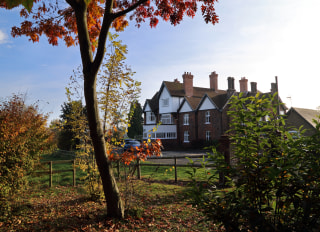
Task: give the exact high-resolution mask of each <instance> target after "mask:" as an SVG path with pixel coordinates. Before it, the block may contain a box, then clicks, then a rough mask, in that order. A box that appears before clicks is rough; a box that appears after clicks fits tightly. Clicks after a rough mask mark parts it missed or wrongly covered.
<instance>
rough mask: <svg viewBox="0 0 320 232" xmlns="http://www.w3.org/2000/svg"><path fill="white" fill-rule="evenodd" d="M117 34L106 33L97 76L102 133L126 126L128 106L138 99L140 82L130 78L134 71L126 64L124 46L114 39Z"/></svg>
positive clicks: (126, 51) (125, 49)
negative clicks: (106, 40) (104, 53)
mask: <svg viewBox="0 0 320 232" xmlns="http://www.w3.org/2000/svg"><path fill="white" fill-rule="evenodd" d="M117 37H118V35H117V34H111V33H109V34H108V38H109V45H108V46H107V53H106V56H105V59H104V61H103V63H102V66H101V69H100V72H99V74H98V81H99V86H100V91H99V93H98V97H99V103H100V108H101V111H102V112H103V130H104V132H106V129H111V127H110V126H111V125H116V126H117V129H120V128H119V125H121V124H127V121H128V117H127V115H128V111H129V107H130V103H131V102H132V101H134V100H135V99H137V98H138V97H139V94H140V92H141V88H140V85H141V83H140V82H139V81H136V80H134V79H133V75H134V74H135V72H133V71H132V70H131V68H130V67H129V66H128V65H126V63H125V60H126V55H127V53H128V50H127V46H126V45H125V44H123V43H122V41H121V40H117Z"/></svg>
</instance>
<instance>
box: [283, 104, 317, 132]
mask: <svg viewBox="0 0 320 232" xmlns="http://www.w3.org/2000/svg"><path fill="white" fill-rule="evenodd" d="M319 114H320V112H319V111H318V110H311V109H303V108H296V107H292V108H291V109H290V110H288V112H287V117H286V124H287V126H288V128H289V129H288V130H291V129H292V130H298V129H299V128H300V127H301V126H302V129H306V132H305V134H304V135H305V136H310V135H313V134H314V133H315V132H316V123H315V122H314V121H313V120H316V119H317V116H318V115H319Z"/></svg>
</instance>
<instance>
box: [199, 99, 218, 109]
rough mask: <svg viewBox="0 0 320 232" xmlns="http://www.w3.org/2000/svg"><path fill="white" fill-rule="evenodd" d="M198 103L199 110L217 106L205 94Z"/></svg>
mask: <svg viewBox="0 0 320 232" xmlns="http://www.w3.org/2000/svg"><path fill="white" fill-rule="evenodd" d="M200 104H201V105H200V107H199V110H213V109H216V108H217V107H216V105H215V104H214V103H213V102H212V101H211V100H210V98H209V97H208V96H205V98H204V100H203V101H202V102H201V103H200Z"/></svg>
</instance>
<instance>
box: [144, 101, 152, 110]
mask: <svg viewBox="0 0 320 232" xmlns="http://www.w3.org/2000/svg"><path fill="white" fill-rule="evenodd" d="M143 111H144V112H148V111H152V110H151V107H150V104H149V102H148V101H147V102H146V104H145V106H144V110H143Z"/></svg>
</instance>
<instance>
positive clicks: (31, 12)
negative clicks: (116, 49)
mask: <svg viewBox="0 0 320 232" xmlns="http://www.w3.org/2000/svg"><path fill="white" fill-rule="evenodd" d="M66 2H67V3H68V4H70V5H71V6H73V7H74V5H76V4H77V3H76V1H73V0H66ZM215 2H216V0H210V1H203V0H198V1H183V0H179V1H176V0H175V1H174V0H169V1H165V0H162V1H147V0H140V1H128V0H117V1H113V2H112V1H106V0H89V1H88V0H83V1H81V4H83V5H86V11H87V20H86V23H87V28H88V33H89V37H90V42H91V45H92V49H93V50H94V49H95V47H96V46H97V45H98V37H99V35H100V30H101V28H102V20H101V19H102V17H103V15H104V13H106V14H107V15H108V17H109V18H110V19H111V20H112V21H113V22H112V27H113V28H115V29H116V30H117V31H122V30H124V28H125V27H127V26H128V25H129V22H128V19H130V20H135V22H136V25H137V26H138V27H140V25H141V23H143V22H145V20H146V19H149V25H150V26H151V27H155V26H156V25H157V24H158V22H159V19H160V18H162V19H163V20H165V21H170V22H171V24H173V25H177V24H179V23H180V22H181V21H182V20H183V18H184V16H188V17H192V18H193V17H194V16H195V14H196V12H197V10H198V6H197V4H199V5H200V4H201V6H200V7H199V8H200V9H201V13H202V15H203V18H204V20H205V22H206V23H213V24H215V23H217V22H218V20H219V19H218V16H217V15H216V13H215V8H214V3H215ZM20 4H23V6H25V8H23V9H21V11H20V15H21V17H23V18H25V21H24V22H22V23H21V25H20V27H13V28H12V35H13V36H14V37H16V36H22V35H26V36H28V37H29V40H31V41H32V42H39V38H40V36H41V35H42V34H45V36H46V37H47V38H48V42H49V43H50V44H52V45H58V39H62V40H63V41H64V42H65V44H66V45H67V46H73V45H76V44H78V42H79V38H78V35H77V34H78V28H77V22H76V17H75V16H76V15H75V12H74V11H73V9H72V8H71V7H70V6H68V5H66V4H65V3H64V2H61V1H54V2H52V1H39V0H14V1H13V0H1V1H0V7H3V8H8V9H11V8H13V7H16V6H18V5H20ZM129 12H132V13H131V15H129V16H128V17H125V15H126V14H127V13H129Z"/></svg>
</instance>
